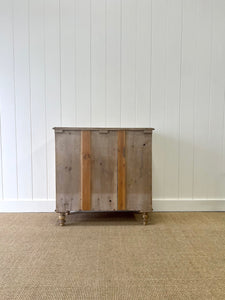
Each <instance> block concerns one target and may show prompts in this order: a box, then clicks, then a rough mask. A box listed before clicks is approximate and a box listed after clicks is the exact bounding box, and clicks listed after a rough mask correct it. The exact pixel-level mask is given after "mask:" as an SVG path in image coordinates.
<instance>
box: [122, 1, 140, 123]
mask: <svg viewBox="0 0 225 300" xmlns="http://www.w3.org/2000/svg"><path fill="white" fill-rule="evenodd" d="M121 43H122V44H121V51H122V57H121V126H122V127H134V124H135V125H136V44H137V0H123V1H122V36H121Z"/></svg>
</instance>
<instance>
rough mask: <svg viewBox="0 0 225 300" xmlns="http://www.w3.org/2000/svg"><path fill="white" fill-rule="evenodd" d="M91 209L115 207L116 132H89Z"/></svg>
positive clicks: (100, 209) (103, 209)
mask: <svg viewBox="0 0 225 300" xmlns="http://www.w3.org/2000/svg"><path fill="white" fill-rule="evenodd" d="M91 158H92V159H91V194H92V200H91V209H92V210H96V211H108V210H116V209H117V132H116V131H109V132H108V133H100V132H99V131H98V130H94V131H92V133H91Z"/></svg>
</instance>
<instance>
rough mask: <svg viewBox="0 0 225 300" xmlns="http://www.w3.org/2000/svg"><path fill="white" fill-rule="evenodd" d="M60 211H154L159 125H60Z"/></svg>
mask: <svg viewBox="0 0 225 300" xmlns="http://www.w3.org/2000/svg"><path fill="white" fill-rule="evenodd" d="M54 130H55V150H56V212H57V213H59V222H60V225H64V223H65V216H66V214H70V213H71V212H80V211H89V212H92V211H95V212H96V211H98V212H101V211H102V212H106V211H134V212H141V213H142V214H143V223H144V224H147V221H148V213H149V212H151V211H152V131H153V128H77V127H74V128H73V127H72V128H69V127H55V128H54Z"/></svg>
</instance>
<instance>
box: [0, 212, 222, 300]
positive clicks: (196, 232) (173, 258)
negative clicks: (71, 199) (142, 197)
mask: <svg viewBox="0 0 225 300" xmlns="http://www.w3.org/2000/svg"><path fill="white" fill-rule="evenodd" d="M0 299H1V300H13V299H17V300H18V299H20V300H28V299H29V300H30V299H38V300H41V299H43V300H46V299H52V300H57V299H62V300H67V299H68V300H69V299H75V300H111V299H112V300H125V299H126V300H128V299H129V300H145V299H146V300H147V299H148V300H149V299H153V300H154V299H171V300H175V299H192V300H193V299H194V300H195V299H196V300H198V299H204V300H206V299H221V300H224V299H225V213H223V212H218V213H217V212H192V213H186V212H185V213H183V212H182V213H177V212H176V213H171V212H170V213H153V214H152V217H151V224H150V225H147V226H143V225H142V224H141V216H139V215H136V216H134V215H133V214H129V213H128V214H126V213H122V214H118V213H115V214H110V213H94V214H88V213H86V214H85V213H81V214H73V215H70V216H68V217H67V225H66V226H65V227H60V226H58V219H57V214H55V213H10V214H9V213H4V214H3V213H2V214H0Z"/></svg>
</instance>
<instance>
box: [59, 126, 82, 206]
mask: <svg viewBox="0 0 225 300" xmlns="http://www.w3.org/2000/svg"><path fill="white" fill-rule="evenodd" d="M55 137H56V140H55V142H56V210H57V211H58V212H65V211H67V210H69V211H77V210H79V209H80V208H81V204H80V193H81V183H80V177H81V170H80V169H81V168H80V151H81V134H80V131H63V132H62V133H56V136H55Z"/></svg>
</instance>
